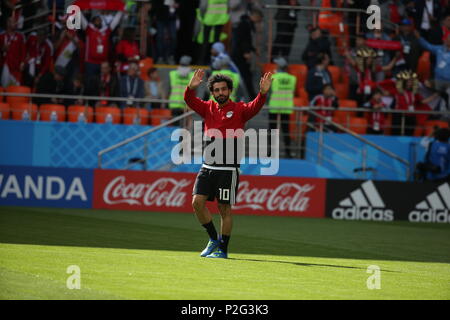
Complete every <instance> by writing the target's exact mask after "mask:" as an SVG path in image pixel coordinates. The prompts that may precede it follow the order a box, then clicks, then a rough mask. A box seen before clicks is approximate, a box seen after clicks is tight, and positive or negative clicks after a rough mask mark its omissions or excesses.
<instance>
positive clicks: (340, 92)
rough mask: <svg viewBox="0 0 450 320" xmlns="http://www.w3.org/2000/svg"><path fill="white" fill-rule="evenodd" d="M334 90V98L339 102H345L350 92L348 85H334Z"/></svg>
mask: <svg viewBox="0 0 450 320" xmlns="http://www.w3.org/2000/svg"><path fill="white" fill-rule="evenodd" d="M334 88H335V89H336V96H337V97H338V99H339V100H341V99H343V100H346V99H347V98H348V92H349V90H350V88H349V84H348V83H337V84H335V85H334Z"/></svg>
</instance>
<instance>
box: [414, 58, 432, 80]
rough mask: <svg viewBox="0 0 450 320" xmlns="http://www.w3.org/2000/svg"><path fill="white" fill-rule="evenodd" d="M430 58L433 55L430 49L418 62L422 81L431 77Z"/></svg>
mask: <svg viewBox="0 0 450 320" xmlns="http://www.w3.org/2000/svg"><path fill="white" fill-rule="evenodd" d="M430 58H431V57H430V52H429V51H425V52H424V53H423V54H422V56H421V57H420V58H419V62H418V64H417V75H418V76H419V80H420V81H422V82H423V81H425V80H428V79H430V77H431V62H430Z"/></svg>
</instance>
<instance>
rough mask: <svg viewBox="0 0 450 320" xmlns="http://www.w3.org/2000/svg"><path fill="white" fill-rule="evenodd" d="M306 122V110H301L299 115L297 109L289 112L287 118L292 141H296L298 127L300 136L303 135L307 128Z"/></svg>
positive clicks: (298, 135)
mask: <svg viewBox="0 0 450 320" xmlns="http://www.w3.org/2000/svg"><path fill="white" fill-rule="evenodd" d="M297 120H299V121H297ZM307 122H308V114H307V113H306V112H302V113H301V115H300V112H299V111H296V112H292V113H291V115H290V118H289V133H290V136H291V139H292V140H293V141H298V139H299V137H300V131H299V130H300V128H301V136H304V134H305V132H306V130H307V129H308V126H307V125H306V123H307Z"/></svg>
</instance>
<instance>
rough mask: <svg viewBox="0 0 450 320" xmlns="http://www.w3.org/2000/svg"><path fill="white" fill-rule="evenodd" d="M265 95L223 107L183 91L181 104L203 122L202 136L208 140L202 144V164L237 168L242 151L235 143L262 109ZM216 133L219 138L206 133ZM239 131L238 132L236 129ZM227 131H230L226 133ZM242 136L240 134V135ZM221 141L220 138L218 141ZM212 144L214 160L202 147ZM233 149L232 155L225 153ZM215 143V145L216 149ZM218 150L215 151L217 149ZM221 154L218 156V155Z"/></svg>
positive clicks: (192, 91) (238, 144)
mask: <svg viewBox="0 0 450 320" xmlns="http://www.w3.org/2000/svg"><path fill="white" fill-rule="evenodd" d="M266 98H267V95H266V94H261V93H259V94H258V96H257V97H256V98H255V100H253V101H251V102H249V103H244V102H233V101H231V100H229V101H228V103H226V104H225V105H224V106H223V107H219V104H218V103H217V102H215V101H213V100H209V101H203V100H200V99H199V98H197V97H196V96H195V90H190V89H189V88H186V91H185V92H184V101H186V104H187V105H188V106H189V107H190V108H191V109H192V110H194V111H195V112H197V113H198V114H199V115H200V116H201V117H202V118H203V119H204V122H205V127H204V129H205V135H206V136H208V137H209V139H206V140H207V141H206V143H205V145H204V148H205V149H204V150H205V154H204V162H205V165H210V166H214V167H216V168H219V167H239V165H240V161H241V159H242V155H243V153H244V150H242V149H241V150H239V149H240V148H241V147H243V145H244V144H241V143H239V140H241V141H242V139H244V135H243V133H244V132H243V130H244V127H245V123H246V122H247V121H249V120H250V119H251V118H253V117H254V116H255V115H256V114H257V113H258V112H259V111H260V110H261V108H262V107H263V106H264V103H265V102H266ZM213 129H215V130H219V131H220V133H221V135H219V134H217V133H215V132H211V131H209V130H213ZM239 129H241V130H239ZM228 130H231V131H232V132H227V131H228ZM240 133H242V135H241V134H240ZM222 138H223V139H222ZM213 141H214V143H215V144H216V146H215V148H214V156H213V157H214V158H211V155H209V154H208V153H207V152H206V147H207V146H208V145H209V144H210V143H213ZM230 141H232V142H231V146H232V147H233V149H234V151H233V152H232V153H227V151H228V150H229V147H230V143H229V142H230ZM217 144H218V146H217ZM217 148H219V149H217ZM219 152H221V156H220V155H219Z"/></svg>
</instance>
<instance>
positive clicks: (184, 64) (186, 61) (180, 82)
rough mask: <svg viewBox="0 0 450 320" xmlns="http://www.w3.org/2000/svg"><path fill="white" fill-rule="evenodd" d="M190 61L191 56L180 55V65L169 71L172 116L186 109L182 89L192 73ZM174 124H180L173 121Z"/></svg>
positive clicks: (180, 113)
mask: <svg viewBox="0 0 450 320" xmlns="http://www.w3.org/2000/svg"><path fill="white" fill-rule="evenodd" d="M191 61H192V58H191V57H189V56H182V57H181V58H180V65H179V66H178V68H177V69H176V70H172V71H170V72H169V83H170V95H169V100H170V102H169V109H170V110H171V112H172V118H175V117H178V116H180V115H182V114H183V113H184V110H185V109H186V103H185V102H184V90H185V89H186V87H187V85H188V84H189V81H190V80H191V78H192V76H193V75H194V71H192V70H191V67H190V64H191ZM174 125H175V126H177V125H180V123H179V122H175V123H174Z"/></svg>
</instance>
